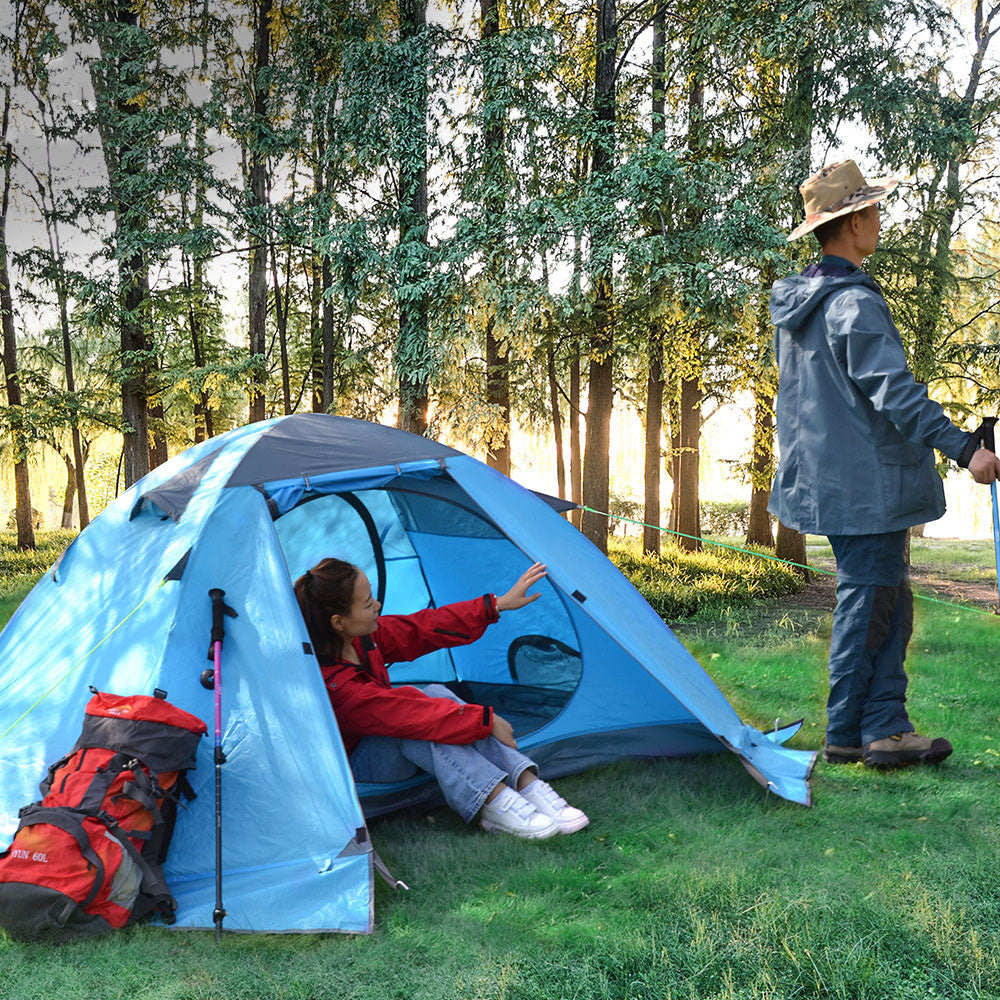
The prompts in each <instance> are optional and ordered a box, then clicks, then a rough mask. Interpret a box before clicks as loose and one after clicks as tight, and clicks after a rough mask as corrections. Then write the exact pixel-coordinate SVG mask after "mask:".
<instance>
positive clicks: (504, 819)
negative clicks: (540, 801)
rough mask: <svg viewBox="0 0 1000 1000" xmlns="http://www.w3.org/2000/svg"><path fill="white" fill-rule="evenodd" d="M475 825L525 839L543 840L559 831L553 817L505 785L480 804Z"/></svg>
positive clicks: (491, 831)
mask: <svg viewBox="0 0 1000 1000" xmlns="http://www.w3.org/2000/svg"><path fill="white" fill-rule="evenodd" d="M479 825H480V826H481V827H482V828H483V829H484V830H489V832H490V833H509V834H512V835H513V836H515V837H523V838H524V839H525V840H545V838H546V837H554V836H555V835H556V834H557V833H560V832H562V831H561V828H560V826H559V824H558V823H557V822H556V820H555V819H553V818H552V817H551V816H549V815H547V814H545V813H542V812H539V811H538V810H537V809H536V808H535V806H534V805H533V804H532V803H531V802H529V801H527V799H524V798H522V797H521V796H520V795H519V794H518V793H517V792H515V791H514V789H513V788H507V787H504V788H502V789H500V794H499V795H497V796H496V798H494V799H493V801H492V802H487V803H486V804H485V805H484V806H483V808H482V811H481V813H480V818H479Z"/></svg>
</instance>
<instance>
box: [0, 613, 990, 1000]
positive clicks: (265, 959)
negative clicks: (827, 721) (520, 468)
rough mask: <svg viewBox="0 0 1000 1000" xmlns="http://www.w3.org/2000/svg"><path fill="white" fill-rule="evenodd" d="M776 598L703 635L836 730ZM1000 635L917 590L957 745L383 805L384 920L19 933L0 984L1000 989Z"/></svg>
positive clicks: (659, 991)
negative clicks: (428, 806)
mask: <svg viewBox="0 0 1000 1000" xmlns="http://www.w3.org/2000/svg"><path fill="white" fill-rule="evenodd" d="M772 619H773V621H774V626H773V627H772V628H771V629H770V630H769V631H768V630H761V629H755V630H753V631H751V632H749V633H747V634H743V633H742V632H741V631H740V630H739V629H735V630H731V631H730V632H729V633H728V634H727V633H726V631H725V630H724V629H722V630H720V629H717V628H716V629H713V628H710V627H709V623H699V622H695V623H694V624H693V625H692V626H691V627H690V629H688V630H682V635H683V636H684V639H685V641H686V642H687V644H688V645H689V647H690V648H691V649H692V651H693V652H694V654H695V655H696V656H697V658H698V659H699V660H700V661H701V663H702V664H703V665H704V666H705V667H706V669H707V670H708V671H709V673H710V674H711V675H712V677H713V678H714V680H715V681H716V682H717V683H718V684H719V686H720V687H721V689H722V690H723V691H724V692H725V693H726V694H727V695H728V696H729V697H730V700H731V701H732V702H733V704H734V705H735V707H736V708H737V710H738V711H740V713H741V714H742V715H743V716H744V718H746V719H747V720H748V721H750V722H753V723H755V724H757V725H760V726H763V727H767V726H771V725H773V724H774V720H775V718H776V717H779V716H780V717H781V718H782V719H783V720H791V719H794V718H798V717H799V716H801V715H803V714H804V715H805V717H806V723H805V725H804V727H803V729H802V730H801V732H800V733H799V734H798V735H797V736H796V737H795V738H794V740H793V741H792V745H794V746H798V747H805V748H810V749H816V748H818V747H819V746H820V745H821V742H822V732H823V721H824V717H823V704H824V700H825V690H824V689H825V668H824V663H825V654H826V639H825V637H824V635H823V630H822V629H820V631H819V632H817V631H815V630H813V629H808V628H797V627H796V628H789V627H787V626H785V627H783V626H782V625H781V618H780V614H779V613H778V612H777V611H775V613H774V614H773V615H772ZM998 651H1000V619H998V618H996V617H993V616H990V615H984V614H974V613H970V612H962V611H956V610H954V609H951V608H947V607H943V606H940V605H934V604H926V603H923V602H918V607H917V624H916V632H915V636H914V640H913V643H912V646H911V660H910V666H911V675H912V683H911V690H910V700H909V705H910V710H911V714H912V716H913V718H914V721H915V722H916V723H917V725H918V727H919V728H920V729H921V730H922V731H925V732H928V733H931V734H934V735H936V734H942V735H947V736H948V737H949V738H950V739H951V740H952V741H953V743H954V744H955V747H956V751H955V754H954V755H953V756H952V757H951V758H950V759H949V760H948V761H946V762H945V763H944V764H943V765H942V766H941V767H939V768H936V769H934V768H926V769H920V768H912V769H907V770H903V771H900V772H896V773H893V774H881V773H878V772H873V771H867V770H866V769H865V768H864V767H863V766H861V765H850V766H839V767H838V766H834V765H829V764H825V763H823V762H820V763H819V764H818V765H817V767H816V771H815V772H814V776H813V801H814V805H813V807H812V808H811V809H804V808H802V807H800V806H795V805H792V804H790V803H787V802H784V801H782V800H780V799H777V798H776V797H774V796H773V795H768V794H767V793H766V792H765V791H764V790H763V789H762V788H760V787H759V786H758V785H757V784H755V783H754V782H753V780H752V779H751V778H750V777H749V775H747V774H746V772H745V771H744V769H743V768H742V766H741V765H740V763H739V761H738V760H737V759H736V758H735V757H734V756H732V755H730V754H727V753H722V754H719V755H716V756H709V757H699V758H689V759H682V760H657V761H638V762H628V763H622V764H618V765H615V766H612V767H607V768H603V769H598V770H595V771H591V772H589V773H587V774H583V775H577V776H575V777H573V778H568V779H564V780H562V781H560V782H558V787H559V788H560V790H561V791H563V792H564V793H565V794H566V795H567V797H568V798H569V799H570V801H572V802H573V803H574V804H576V805H579V806H581V807H582V808H584V809H585V810H586V811H587V812H588V813H589V814H590V816H591V820H592V822H591V825H590V827H589V828H587V829H586V830H585V831H582V832H581V833H579V834H576V835H574V836H571V837H565V838H559V839H557V840H555V841H545V842H542V843H538V844H530V843H522V842H518V841H514V840H509V839H505V838H499V837H494V836H490V835H487V834H484V833H482V832H479V831H477V830H473V829H468V828H465V827H464V826H463V824H462V823H461V822H460V821H459V820H458V819H457V818H456V817H455V816H454V815H453V814H452V813H450V812H449V811H448V810H445V809H440V810H436V811H434V812H432V813H429V814H426V815H418V814H402V815H396V816H393V817H387V818H383V819H379V820H375V821H374V822H373V823H372V824H371V832H372V836H373V839H374V843H375V845H376V847H377V849H378V850H379V851H380V853H381V854H382V856H383V857H384V858H385V860H386V861H387V863H388V864H389V867H390V868H391V869H392V870H393V872H394V873H395V874H396V875H397V876H399V877H400V878H403V879H405V880H406V881H407V882H409V883H410V885H411V886H412V890H411V891H410V892H409V893H401V894H394V893H392V892H391V891H390V890H388V889H387V888H386V887H385V886H383V885H381V884H379V885H378V887H377V899H376V931H375V933H374V934H373V935H371V936H370V937H357V938H348V937H340V936H327V937H322V936H308V935H307V936H298V935H296V936H288V937H278V936H273V937H250V936H244V935H232V936H226V937H225V938H224V940H223V942H222V944H221V946H218V947H217V946H216V945H215V942H214V937H213V935H212V934H211V933H191V932H171V931H169V930H164V929H159V928H153V927H144V928H138V929H134V930H130V931H126V932H123V933H120V934H117V935H115V936H112V937H109V938H105V939H103V940H98V941H93V942H85V943H81V944H76V945H71V946H64V947H61V948H49V947H42V946H32V945H19V944H14V943H11V942H9V941H6V940H2V941H0V962H2V970H3V974H2V977H0V997H2V998H4V1000H7V998H10V1000H27V998H36V997H37V998H46V1000H50V998H55V1000H77V998H79V1000H84V998H86V1000H103V998H123V1000H124V998H128V1000H146V998H150V1000H153V998H156V1000H196V998H198V1000H201V998H204V1000H209V998H211V1000H216V998H219V1000H221V998H227V1000H230V998H232V1000H235V998H244V997H246V998H258V997H262V998H271V997H273V998H282V1000H286V998H287V1000H320V998H331V1000H333V998H338V1000H340V998H343V1000H353V998H372V1000H382V998H400V1000H411V998H413V1000H416V998H490V1000H492V998H497V1000H501V998H502V1000H549V998H551V1000H561V998H567V1000H568V998H576V1000H591V998H614V1000H618V998H622V1000H626V998H627V1000H640V998H642V1000H667V998H678V1000H679V998H691V1000H714V998H720V1000H721V998H726V1000H730V998H741V1000H742V998H786V997H787V998H792V997H803V998H825V997H842V998H847V1000H875V998H879V1000H881V998H885V1000H908V998H918V997H919V998H934V997H945V998H965V997H970V998H971V997H976V998H993V997H1000V836H998V830H1000V826H998V823H1000V819H998V816H1000V783H998V778H1000V683H998V681H1000V656H998ZM250 822H251V820H250V818H248V824H249V823H250ZM228 833H229V835H230V836H238V835H239V833H240V832H239V831H228Z"/></svg>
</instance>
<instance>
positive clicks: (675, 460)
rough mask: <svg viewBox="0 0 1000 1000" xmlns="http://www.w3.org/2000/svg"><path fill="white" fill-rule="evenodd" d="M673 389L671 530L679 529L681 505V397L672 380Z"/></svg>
mask: <svg viewBox="0 0 1000 1000" xmlns="http://www.w3.org/2000/svg"><path fill="white" fill-rule="evenodd" d="M671 385H672V386H673V388H672V391H671V392H670V394H669V395H668V397H667V400H668V402H667V413H668V415H669V417H668V423H669V429H670V523H669V527H670V530H671V531H677V511H678V509H679V508H680V505H681V493H680V485H681V471H680V466H681V397H680V388H679V386H678V385H677V384H676V383H674V382H672V383H671Z"/></svg>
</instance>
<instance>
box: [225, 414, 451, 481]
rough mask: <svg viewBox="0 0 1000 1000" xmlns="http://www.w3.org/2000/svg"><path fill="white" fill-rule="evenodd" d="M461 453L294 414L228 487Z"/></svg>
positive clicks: (266, 437) (340, 420)
mask: <svg viewBox="0 0 1000 1000" xmlns="http://www.w3.org/2000/svg"><path fill="white" fill-rule="evenodd" d="M461 454H462V453H461V452H460V451H456V450H455V449H454V448H449V447H447V446H446V445H443V444H438V442H437V441H431V440H430V438H423V437H418V436H417V435H416V434H409V433H408V432H406V431H401V430H397V429H396V428H395V427H385V426H383V425H382V424H371V423H368V421H366V420H354V419H353V418H351V417H334V416H330V415H329V414H325V413H296V414H293V415H292V416H289V417H285V418H284V419H283V420H279V421H278V422H277V423H276V424H275V425H274V426H273V427H271V428H270V429H269V430H267V431H265V432H264V433H263V434H262V435H261V436H260V438H259V439H258V440H257V442H256V443H255V444H254V445H253V446H252V447H251V448H250V449H249V450H248V451H247V453H246V455H244V456H243V460H242V461H241V462H240V464H239V465H238V466H237V467H236V468H235V469H234V470H233V474H232V476H230V477H229V480H228V481H227V483H226V485H227V486H248V485H253V484H255V483H265V482H274V481H276V480H282V479H296V478H298V477H300V476H318V475H322V474H324V473H330V472H346V471H349V470H351V469H370V468H374V467H376V466H379V465H402V464H403V463H404V462H419V461H422V460H424V459H443V458H450V457H453V456H458V455H461Z"/></svg>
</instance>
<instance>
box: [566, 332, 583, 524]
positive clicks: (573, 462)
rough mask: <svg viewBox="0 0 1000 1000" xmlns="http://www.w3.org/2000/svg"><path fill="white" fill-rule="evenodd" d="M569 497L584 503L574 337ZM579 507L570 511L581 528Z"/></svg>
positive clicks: (577, 344)
mask: <svg viewBox="0 0 1000 1000" xmlns="http://www.w3.org/2000/svg"><path fill="white" fill-rule="evenodd" d="M569 489H570V494H569V498H570V500H572V501H573V503H575V504H582V503H583V448H582V442H581V438H580V342H579V338H577V337H574V338H573V357H572V358H571V360H570V363H569ZM582 515H583V511H581V510H580V509H579V508H577V509H576V510H573V511H571V512H570V520H571V521H572V522H573V524H574V526H575V527H577V528H579V527H580V523H581V521H582V520H583V517H582Z"/></svg>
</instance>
